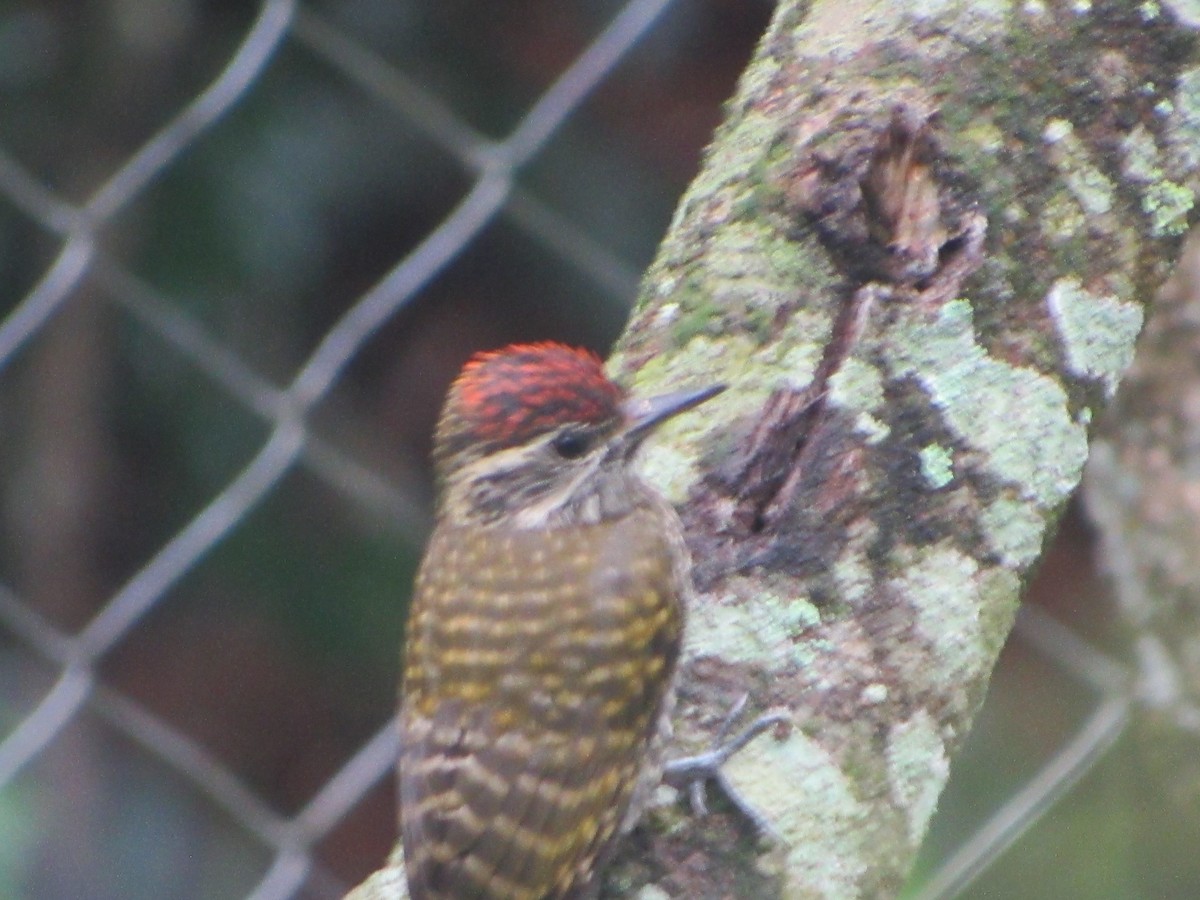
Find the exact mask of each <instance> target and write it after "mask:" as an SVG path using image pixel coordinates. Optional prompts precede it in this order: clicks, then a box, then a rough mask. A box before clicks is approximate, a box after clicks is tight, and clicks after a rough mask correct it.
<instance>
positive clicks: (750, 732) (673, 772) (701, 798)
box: [663, 694, 791, 840]
mask: <svg viewBox="0 0 1200 900" xmlns="http://www.w3.org/2000/svg"><path fill="white" fill-rule="evenodd" d="M749 697H750V695H749V694H743V695H742V697H741V698H740V699H739V700H738V701H737V703H735V704H734V705H733V707H732V708H731V709H730V710H729V713H728V714H727V715H726V716H725V721H724V722H722V723H721V727H720V728H719V729H718V730H717V733H716V736H715V737H714V738H713V741H712V745H711V746H710V748H709V749H708V750H706V751H705V752H704V753H697V754H696V755H695V756H685V757H682V758H680V759H674V760H671V761H670V762H668V763H667V764H666V766H665V767H664V768H663V781H665V782H666V783H667V784H669V785H670V786H671V787H673V788H675V789H676V790H680V791H682V790H684V789H685V788H686V790H687V793H688V800H689V801H690V803H691V805H692V813H693V814H694V815H696V816H703V815H706V814H707V813H708V802H707V796H706V793H705V788H706V786H707V785H708V783H709V782H710V781H711V782H713V783H714V784H716V786H717V787H718V788H719V789H720V791H721V793H722V794H724V795H725V799H726V800H728V801H729V804H730V805H731V806H732V807H733V808H734V809H736V810H737V811H738V812H739V813H740V814H741V815H742V816H743V817H745V819H746V820H747V821H749V822H750V824H752V825H753V826H754V827H755V829H756V830H757V831H758V833H759V834H763V835H768V836H770V837H772V838H774V839H776V840H779V839H780V835H779V833H778V832H777V831H776V830H775V828H774V827H772V825H771V823H770V822H768V821H767V819H766V817H764V816H763V814H762V813H760V812H759V811H758V810H757V809H755V808H754V806H753V805H751V804H750V803H749V802H748V801H747V800H746V799H745V798H744V797H742V795H741V794H740V793H739V792H738V791H737V789H736V788H734V786H733V785H732V784H730V783H729V779H728V778H726V776H725V772H724V766H725V763H726V762H728V761H729V758H730V757H732V756H733V755H734V754H735V753H737V752H738V751H739V750H741V749H742V748H743V747H745V746H746V745H747V744H749V743H750V742H751V741H752V740H754V739H755V738H756V737H758V736H759V735H760V734H762V733H763V732H764V731H767V730H768V729H770V728H774V727H775V726H777V725H783V724H786V723H788V722H790V721H791V718H790V717H789V716H788V715H787V714H785V713H778V712H777V713H767V714H765V715H762V716H759V717H758V718H757V719H755V720H754V721H753V722H751V723H750V725H749V726H748V727H746V728H745V729H743V730H742V731H741V732H739V733H738V734H736V735H735V736H733V737H732V738H731V737H730V736H729V733H730V731H731V730H732V729H733V725H734V723H735V722H737V720H738V718H739V717H740V716H741V714H742V712H743V710H745V708H746V701H747V700H748V699H749Z"/></svg>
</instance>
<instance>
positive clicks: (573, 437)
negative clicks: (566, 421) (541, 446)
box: [550, 431, 592, 459]
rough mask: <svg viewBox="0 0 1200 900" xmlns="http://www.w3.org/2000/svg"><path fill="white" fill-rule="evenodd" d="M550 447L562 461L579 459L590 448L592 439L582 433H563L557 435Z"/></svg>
mask: <svg viewBox="0 0 1200 900" xmlns="http://www.w3.org/2000/svg"><path fill="white" fill-rule="evenodd" d="M550 446H551V447H553V448H554V452H555V453H557V454H558V455H559V456H561V457H562V458H563V459H579V457H581V456H583V454H585V453H587V452H588V450H590V449H591V447H592V439H591V437H590V436H589V435H587V434H585V433H584V432H582V431H563V432H560V433H559V434H557V435H556V436H555V438H554V440H553V441H551V442H550Z"/></svg>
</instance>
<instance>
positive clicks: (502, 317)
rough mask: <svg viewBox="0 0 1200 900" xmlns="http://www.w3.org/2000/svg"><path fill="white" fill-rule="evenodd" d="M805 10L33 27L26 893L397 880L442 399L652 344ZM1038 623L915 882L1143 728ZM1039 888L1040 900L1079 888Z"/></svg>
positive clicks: (7, 134) (16, 626)
mask: <svg viewBox="0 0 1200 900" xmlns="http://www.w3.org/2000/svg"><path fill="white" fill-rule="evenodd" d="M769 12H770V8H769V5H768V4H765V3H763V4H745V3H737V2H728V3H725V2H720V0H708V2H704V3H700V2H694V3H693V2H687V3H685V2H676V3H671V2H669V0H632V2H628V3H625V4H614V3H562V4H523V3H519V4H513V5H512V7H511V8H510V9H503V10H495V9H491V8H488V9H487V10H486V11H483V10H482V8H476V7H474V6H473V5H470V4H463V3H453V2H446V3H441V4H395V3H390V2H382V0H380V2H371V0H355V2H343V3H325V4H318V3H315V2H314V3H299V2H293V0H265V2H263V3H261V4H257V5H254V6H249V5H247V4H239V3H232V2H229V3H215V2H212V3H203V2H200V0H171V2H165V0H164V2H159V3H149V2H139V0H103V2H101V0H94V2H85V3H74V2H66V0H63V2H58V3H33V2H30V3H24V4H22V3H13V4H9V5H7V6H6V7H3V8H0V51H2V52H0V59H3V60H6V61H3V62H0V89H2V90H3V91H4V92H5V93H6V94H7V95H8V98H7V99H5V100H4V103H3V106H4V107H5V111H4V112H3V113H0V202H2V203H3V209H2V210H0V271H3V272H4V273H5V277H4V289H3V290H4V296H3V299H2V300H0V303H2V304H3V307H2V313H3V319H2V320H0V397H2V398H3V399H2V400H0V423H2V424H0V429H2V433H3V435H4V440H3V446H2V448H0V459H2V460H3V462H4V466H5V468H4V499H3V502H4V516H5V529H6V540H5V549H4V552H3V570H2V573H0V574H2V576H3V581H4V583H5V584H6V585H7V586H4V587H0V627H2V631H3V637H2V638H0V641H2V642H0V668H2V670H3V673H4V674H3V681H0V684H3V689H2V690H0V726H2V734H3V737H2V739H0V894H3V895H4V896H14V897H19V896H47V897H50V896H53V897H60V896H61V897H83V896H87V897H106V896H120V897H133V896H147V897H149V896H154V897H159V896H180V897H182V896H197V897H200V896H242V895H249V896H252V897H256V898H273V897H290V896H295V895H302V896H320V897H325V896H340V894H341V893H342V892H344V891H345V890H346V889H347V888H348V887H349V886H350V885H352V884H353V883H354V882H355V881H356V880H358V879H360V878H362V877H363V876H365V875H366V874H367V873H368V872H369V871H370V869H371V868H373V867H374V866H376V865H378V864H379V863H381V862H382V859H383V856H384V855H385V853H386V850H387V848H388V845H389V843H390V841H391V839H392V837H393V833H394V812H393V809H392V798H391V787H390V777H389V776H390V772H391V768H392V765H393V761H394V758H395V754H396V737H395V735H394V731H393V728H392V726H391V723H390V720H389V715H390V710H391V706H392V699H393V692H394V684H395V679H396V672H395V657H396V654H397V652H398V641H399V630H400V618H401V610H402V606H403V602H404V598H405V597H406V595H407V591H408V585H409V579H410V578H411V574H412V569H413V566H414V564H415V561H416V559H417V557H418V554H419V552H420V545H421V540H422V538H423V535H424V530H425V527H426V523H427V515H428V496H429V495H428V487H427V486H426V482H425V470H424V464H423V462H422V459H423V456H424V451H425V449H426V447H427V444H426V443H425V442H426V441H427V440H428V438H427V435H428V433H429V431H430V429H431V428H432V423H433V416H434V414H435V411H436V406H437V403H438V402H439V400H440V394H441V392H442V391H443V390H444V387H445V385H446V383H447V381H448V379H449V378H450V377H451V375H452V374H453V372H454V371H455V369H456V368H457V366H458V365H459V364H460V363H461V361H462V359H463V358H464V357H465V356H466V354H467V353H468V352H469V351H470V350H472V349H476V348H478V347H482V346H493V345H497V344H500V343H503V342H505V341H507V340H511V339H516V338H526V339H528V338H537V337H557V338H561V339H566V340H570V341H573V342H578V343H589V344H592V345H596V346H603V345H604V344H605V343H606V342H607V341H610V340H611V339H612V338H613V337H614V336H615V334H616V332H617V331H618V330H619V327H620V323H621V319H622V317H623V315H624V312H625V310H626V309H627V306H628V303H629V302H630V300H631V299H632V296H633V292H634V288H635V284H636V279H637V273H638V270H639V269H640V268H641V267H642V266H643V265H644V264H645V263H646V262H647V261H648V259H649V257H650V254H651V253H652V252H653V246H654V242H655V239H656V238H657V236H658V234H659V233H661V231H662V229H663V228H664V227H665V222H666V218H667V217H668V216H669V214H670V208H671V204H672V202H673V199H674V197H675V196H676V195H677V194H678V192H679V191H680V189H681V188H682V185H683V184H684V183H685V181H686V178H687V176H688V174H689V171H690V170H691V169H692V168H693V167H694V165H695V162H696V160H697V159H698V155H699V150H700V147H701V146H702V143H703V141H704V140H705V139H706V134H707V133H708V132H709V131H710V130H711V128H712V126H713V125H714V124H715V123H716V121H717V118H718V104H719V101H720V100H721V99H722V98H723V97H725V96H727V95H728V94H729V93H730V92H731V90H732V84H733V80H734V78H735V77H736V74H737V71H738V69H739V67H740V66H741V65H742V64H743V63H744V61H745V59H746V58H747V57H748V55H749V52H750V49H751V47H752V45H753V41H754V40H755V38H756V36H757V34H758V33H760V31H761V29H762V27H763V25H764V23H765V21H766V18H767V16H768V15H769ZM483 18H490V19H492V21H489V22H488V24H487V28H480V27H478V26H479V24H480V22H479V20H481V19H483ZM492 135H501V136H500V137H498V138H497V137H493V136H492ZM1077 544H1078V546H1075V547H1074V549H1073V550H1072V548H1071V545H1070V543H1069V542H1065V543H1062V542H1060V545H1061V546H1064V547H1066V549H1065V550H1061V551H1060V553H1059V562H1058V563H1054V562H1053V561H1052V562H1051V563H1050V564H1048V566H1047V569H1046V572H1045V574H1044V577H1043V585H1044V586H1045V588H1044V591H1043V593H1045V594H1052V593H1053V594H1055V595H1056V596H1058V597H1059V598H1060V600H1061V598H1062V597H1063V596H1067V595H1065V594H1064V593H1063V592H1062V591H1061V590H1060V587H1061V585H1062V584H1064V583H1069V582H1070V581H1071V579H1072V576H1073V575H1076V574H1077V571H1076V568H1077V567H1078V565H1079V562H1078V560H1079V559H1080V558H1081V557H1082V556H1083V555H1085V553H1086V549H1085V548H1084V547H1083V546H1082V541H1078V542H1077ZM1073 567H1076V568H1073ZM1064 572H1065V574H1064ZM1075 580H1076V582H1078V579H1075ZM1056 611H1057V612H1059V613H1064V612H1065V613H1070V610H1069V609H1066V610H1064V609H1062V608H1061V607H1060V608H1057V610H1056ZM1028 612H1029V614H1028V615H1027V616H1025V617H1024V618H1023V619H1022V621H1021V623H1020V626H1019V630H1018V638H1019V645H1018V646H1017V647H1015V648H1013V649H1012V650H1011V651H1010V652H1009V653H1008V655H1007V656H1006V661H1005V665H1004V666H1003V667H1002V669H1001V671H1000V673H999V675H998V681H997V684H998V687H997V688H996V689H995V691H994V695H993V697H992V699H991V700H990V701H989V706H988V709H987V710H986V711H985V714H984V717H983V720H984V721H983V725H982V727H981V733H980V735H981V736H980V737H978V738H976V739H975V741H974V745H973V747H972V749H971V751H970V752H969V753H968V754H967V756H966V758H965V759H964V760H963V762H962V768H963V770H964V771H965V773H966V774H958V773H956V776H955V780H954V781H953V782H952V785H951V788H950V791H949V793H948V795H947V800H946V807H947V808H946V809H945V810H944V811H943V813H942V815H941V819H940V820H939V823H938V825H937V826H935V833H934V838H933V840H932V842H931V844H932V847H933V849H932V850H931V851H930V853H932V854H933V855H932V856H930V857H929V860H928V861H927V862H925V863H923V865H922V871H921V872H920V873H919V874H918V877H917V880H918V882H921V883H923V885H924V886H923V887H916V888H914V890H915V891H916V893H917V894H918V895H919V896H947V895H951V894H953V893H954V892H955V891H958V890H961V889H963V888H964V887H967V886H969V885H971V884H972V883H975V884H977V885H978V884H980V882H978V881H976V879H977V878H978V876H979V873H980V872H981V871H982V870H983V869H984V868H985V867H986V866H987V865H988V864H989V863H990V862H991V861H992V860H993V859H994V858H995V857H997V856H998V855H999V854H1001V853H1002V852H1003V851H1005V850H1006V849H1007V848H1008V847H1009V846H1010V845H1011V844H1012V843H1013V842H1014V841H1016V840H1018V839H1019V838H1020V837H1021V836H1022V835H1023V834H1024V833H1025V832H1026V831H1027V830H1028V829H1029V827H1030V826H1031V825H1032V824H1033V823H1034V822H1036V821H1037V820H1038V819H1039V817H1041V816H1042V815H1043V814H1044V813H1046V811H1047V810H1050V809H1052V808H1053V809H1056V810H1057V809H1060V808H1062V807H1061V804H1060V805H1058V806H1056V804H1058V803H1059V801H1060V799H1061V798H1062V797H1063V795H1064V794H1065V793H1066V792H1067V791H1069V790H1070V789H1071V788H1072V786H1073V785H1075V784H1076V782H1078V781H1079V780H1080V779H1081V778H1085V779H1086V778H1088V777H1089V773H1094V772H1095V771H1096V769H1097V767H1098V766H1100V765H1102V764H1104V761H1105V760H1106V759H1109V760H1111V758H1112V757H1111V748H1112V747H1113V746H1114V743H1115V742H1117V740H1118V739H1119V738H1120V737H1121V735H1122V733H1123V732H1124V730H1125V729H1126V725H1127V723H1128V721H1129V720H1130V714H1131V708H1132V704H1133V703H1134V699H1133V698H1134V694H1133V691H1132V689H1131V684H1132V682H1133V679H1132V676H1131V674H1130V671H1128V669H1127V667H1126V666H1125V665H1123V664H1122V663H1120V662H1117V661H1114V660H1113V659H1110V658H1109V657H1108V656H1106V655H1104V654H1102V653H1101V652H1100V651H1098V650H1096V649H1094V648H1093V646H1091V645H1090V644H1089V643H1087V642H1085V641H1084V640H1083V638H1082V637H1080V635H1079V634H1078V633H1077V632H1076V631H1075V630H1072V629H1068V628H1066V627H1065V626H1063V625H1061V624H1059V623H1058V622H1057V621H1056V620H1055V619H1054V618H1052V617H1050V616H1049V615H1047V614H1046V613H1044V612H1041V611H1039V609H1038V608H1034V609H1032V610H1029V611H1028ZM1103 614H1104V608H1103V606H1102V604H1100V603H1097V602H1093V603H1092V605H1091V606H1090V608H1087V609H1085V610H1083V612H1082V613H1081V614H1079V615H1075V616H1074V617H1073V622H1074V623H1075V624H1080V627H1082V628H1089V627H1096V625H1095V621H1096V618H1097V616H1100V617H1102V616H1103ZM1022 648H1027V649H1031V650H1032V651H1034V652H1035V653H1036V654H1041V655H1043V656H1044V657H1045V659H1047V660H1049V661H1051V662H1052V664H1053V666H1054V667H1055V669H1054V670H1053V671H1041V670H1037V669H1036V667H1037V666H1038V665H1039V664H1038V663H1037V662H1036V661H1035V660H1032V658H1031V657H1030V656H1029V654H1027V653H1025V652H1024V651H1023V650H1022ZM1031 666H1032V667H1034V668H1033V669H1032V670H1031V669H1030V667H1031ZM1030 671H1034V672H1035V674H1034V675H1030V674H1029V672H1030ZM1031 678H1036V680H1037V682H1038V695H1037V698H1036V700H1035V701H1034V704H1035V705H1036V706H1038V707H1039V708H1038V709H1037V711H1036V714H1035V715H1033V716H1029V715H1028V712H1029V701H1028V700H1027V699H1022V700H1021V701H1020V702H1017V703H1013V702H1012V698H1013V697H1018V696H1023V694H1022V692H1023V691H1024V690H1026V689H1027V688H1028V686H1029V683H1030V679H1031ZM1073 685H1074V686H1075V687H1074V688H1073V687H1072V686H1073ZM1078 686H1082V687H1083V688H1084V689H1085V690H1084V692H1083V693H1082V694H1081V693H1080V691H1079V690H1078ZM1010 690H1011V693H1010ZM1064 696H1066V697H1075V698H1076V699H1077V700H1078V702H1076V703H1075V705H1074V707H1071V706H1070V705H1069V703H1068V702H1067V701H1065V700H1062V699H1061V698H1062V697H1064ZM1006 704H1007V705H1008V706H1009V707H1011V708H1009V709H1008V711H1007V713H1006V712H1005V708H1006ZM1074 714H1079V718H1078V721H1077V724H1074V725H1071V724H1066V725H1064V724H1063V723H1064V722H1067V723H1070V722H1071V721H1072V720H1071V716H1072V715H1074ZM984 742H986V743H987V747H984ZM997 746H1001V747H1007V748H1008V749H1009V750H1011V754H1010V756H1011V759H1012V760H1014V762H1013V763H1012V765H1011V766H1008V767H1007V768H1006V771H1005V772H1004V773H1003V775H1004V776H1005V777H1000V778H996V777H993V775H995V773H994V772H990V771H986V770H989V769H990V768H991V767H992V764H991V763H990V762H986V761H985V762H983V763H981V764H980V765H978V766H975V767H974V770H975V778H974V780H972V777H971V773H972V771H973V764H972V757H973V756H977V757H978V758H979V759H981V760H987V759H988V757H987V754H988V753H989V752H994V750H995V748H996V747H997ZM981 748H982V749H981ZM988 748H991V749H990V750H989V749H988ZM1039 760H1041V763H1040V768H1038V766H1039V762H1038V761H1039ZM979 770H985V771H982V772H981V771H979ZM1006 779H1007V780H1006ZM1023 779H1025V780H1024V781H1023V783H1022V780H1023ZM960 797H966V798H967V799H961V800H960V799H959V798H960ZM981 798H982V799H981ZM1120 800H1121V798H1119V797H1118V798H1115V802H1118V803H1119V802H1120ZM983 809H986V810H989V811H990V814H988V815H985V816H981V815H980V810H983ZM963 810H966V812H963ZM1088 815H1089V816H1091V817H1092V818H1093V819H1095V820H1096V821H1107V820H1108V819H1107V817H1108V816H1109V813H1108V812H1107V811H1106V809H1105V808H1101V809H1094V808H1092V809H1090V812H1089V813H1088ZM973 817H979V821H977V822H975V824H974V825H964V824H963V823H964V822H970V821H971V820H972V818H973ZM1089 821H1090V820H1089ZM968 827H970V828H971V829H972V831H971V836H970V837H969V838H968V839H967V840H965V841H961V840H959V839H958V837H957V836H958V835H961V834H963V833H964V830H965V829H966V828H968ZM1041 827H1042V828H1043V829H1045V828H1053V827H1054V826H1053V825H1043V826H1041ZM1079 828H1083V829H1084V831H1083V832H1079V831H1078V829H1079ZM1092 828H1093V826H1091V825H1088V826H1080V825H1079V824H1078V820H1076V819H1072V820H1071V823H1070V825H1069V827H1068V828H1067V831H1071V830H1072V829H1074V830H1075V833H1077V834H1079V835H1080V840H1079V843H1080V845H1081V849H1079V851H1078V852H1079V856H1078V858H1077V859H1078V861H1077V862H1074V863H1073V862H1068V861H1060V864H1061V865H1066V866H1070V865H1082V866H1087V865H1089V864H1090V863H1089V862H1088V860H1089V859H1090V858H1091V857H1089V856H1088V853H1089V852H1090V851H1089V848H1088V846H1087V845H1088V844H1089V843H1092V844H1094V846H1093V847H1092V850H1094V851H1095V852H1096V853H1100V854H1102V853H1105V852H1106V845H1105V844H1104V843H1103V842H1102V841H1101V842H1099V843H1096V841H1097V840H1098V839H1094V838H1093V837H1092V836H1091V835H1092V832H1091V831H1090V830H1089V829H1092ZM1094 828H1095V829H1096V830H1097V831H1100V830H1102V827H1101V826H1099V825H1096V826H1094ZM1039 833H1043V832H1039ZM1054 833H1055V832H1053V831H1051V832H1044V834H1054ZM942 835H948V836H951V837H948V838H947V837H942ZM1057 839H1058V838H1056V840H1057ZM939 848H944V849H939ZM1036 852H1037V850H1036V848H1035V850H1034V857H1029V858H1035V857H1036ZM939 855H941V857H942V861H940V862H939V861H938V858H937V857H938V856H939ZM1029 858H1027V859H1026V861H1025V862H1023V863H1021V865H1022V866H1024V867H1026V868H1027V867H1028V866H1029V862H1028V859H1029ZM1005 872H1008V873H1010V874H1011V870H1002V871H1001V872H1000V873H997V874H992V875H988V876H985V877H986V878H1001V879H1003V878H1008V877H1010V874H1005ZM1033 872H1034V874H1035V876H1036V877H1037V878H1039V879H1041V882H1040V883H1042V884H1043V885H1045V886H1047V891H1048V892H1047V893H1030V892H1029V890H1028V889H1027V887H1026V886H1025V884H1026V883H1022V886H1021V887H1020V888H1018V887H1016V886H1013V887H1012V893H1011V894H1007V895H1011V896H1017V895H1020V896H1035V895H1036V896H1070V895H1071V894H1069V893H1063V892H1062V891H1061V890H1058V892H1056V890H1057V889H1056V888H1055V887H1054V885H1053V881H1052V880H1051V881H1049V882H1047V881H1046V876H1045V874H1044V872H1043V870H1042V869H1039V868H1037V866H1036V865H1035V866H1034V867H1033ZM989 883H994V882H989ZM1000 883H1001V884H1004V883H1009V884H1013V882H1003V881H1001V882H1000ZM989 895H994V894H989ZM1076 896H1102V895H1101V894H1092V893H1080V894H1077V895H1076ZM1110 896H1123V894H1120V893H1115V894H1110Z"/></svg>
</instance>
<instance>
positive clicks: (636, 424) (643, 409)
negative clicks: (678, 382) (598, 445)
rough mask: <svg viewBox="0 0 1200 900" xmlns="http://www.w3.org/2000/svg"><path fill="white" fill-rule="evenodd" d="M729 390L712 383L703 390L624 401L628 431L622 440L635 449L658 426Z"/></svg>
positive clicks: (626, 445)
mask: <svg viewBox="0 0 1200 900" xmlns="http://www.w3.org/2000/svg"><path fill="white" fill-rule="evenodd" d="M723 390H725V385H723V384H711V385H709V386H708V387H704V388H700V389H699V390H690V391H672V392H671V393H669V394H659V395H658V396H657V397H648V398H640V397H634V398H631V399H629V400H626V401H625V403H624V404H622V407H621V409H622V412H624V413H625V421H626V423H627V424H626V425H625V432H624V434H622V435H621V437H622V441H621V443H622V444H624V445H625V447H626V448H627V450H633V449H634V448H635V447H637V446H638V445H639V444H640V443H641V442H642V440H643V439H644V438H645V437H646V436H647V435H648V434H650V432H652V431H653V430H654V429H655V428H657V427H658V426H659V425H661V424H662V423H663V422H665V421H667V419H670V418H672V417H674V416H677V415H679V414H680V413H681V412H686V411H687V410H689V409H692V408H693V407H695V406H699V405H700V404H701V403H703V402H704V401H705V400H709V399H711V398H713V397H715V396H717V394H719V393H721V391H723Z"/></svg>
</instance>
